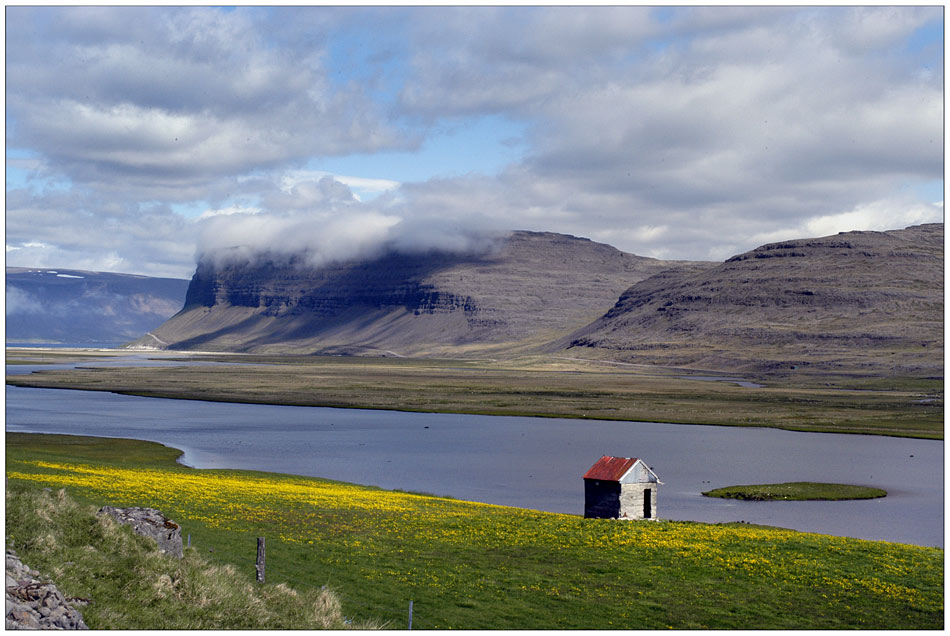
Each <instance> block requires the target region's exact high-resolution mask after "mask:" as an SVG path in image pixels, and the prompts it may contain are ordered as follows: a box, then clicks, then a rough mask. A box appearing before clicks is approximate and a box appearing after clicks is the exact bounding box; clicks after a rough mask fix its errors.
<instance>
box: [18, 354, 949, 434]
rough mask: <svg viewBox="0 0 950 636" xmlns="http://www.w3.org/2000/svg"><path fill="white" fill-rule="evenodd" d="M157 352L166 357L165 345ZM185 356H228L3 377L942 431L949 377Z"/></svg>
mask: <svg viewBox="0 0 950 636" xmlns="http://www.w3.org/2000/svg"><path fill="white" fill-rule="evenodd" d="M70 355H72V354H71V353H70V352H49V351H46V352H38V351H33V352H30V351H29V350H9V351H8V352H7V360H8V363H9V362H11V361H16V360H21V361H22V360H24V359H27V360H34V361H40V362H51V361H57V360H58V361H66V360H70V359H72V358H70ZM83 355H88V354H83ZM101 355H110V356H114V355H119V354H118V353H115V354H101ZM125 355H127V354H125ZM156 355H157V354H156ZM161 357H162V359H166V360H167V359H169V354H168V353H163V354H161ZM187 359H188V360H190V361H216V362H220V363H223V365H225V366H222V365H213V366H175V367H144V366H139V367H136V366H128V367H121V368H102V367H100V368H91V367H87V368H80V369H76V370H48V371H47V370H44V371H40V372H37V373H33V374H30V375H10V376H7V383H8V384H13V385H17V386H30V387H48V388H70V389H84V390H93V391H113V392H117V393H125V394H130V395H144V396H150V397H167V398H180V399H194V400H209V401H223V402H250V403H261V404H288V405H299V406H332V407H348V408H369V409H391V410H400V411H420V412H443V413H475V414H486V415H531V416H541V417H567V418H582V419H583V418H589V419H609V420H627V421H649V422H669V423H679V424H714V425H725V426H763V427H773V428H782V429H787V430H797V431H821V432H834V433H864V434H876V435H892V436H901V437H917V438H928V439H943V381H942V379H928V378H894V379H891V380H889V381H887V382H884V381H883V380H881V379H880V378H877V379H874V378H867V377H850V376H849V377H846V376H835V375H828V374H819V375H814V374H812V375H809V374H806V373H801V374H798V375H789V373H788V372H786V373H784V374H782V375H774V376H768V377H765V376H757V377H752V378H749V379H751V380H754V381H756V382H761V383H763V384H764V385H765V386H763V387H761V388H745V387H741V386H736V385H735V384H732V383H728V382H709V381H702V380H696V379H690V378H689V377H688V376H689V375H696V374H697V372H695V371H686V370H683V369H671V368H661V367H653V366H646V365H619V364H616V363H608V362H603V361H589V360H587V361H585V360H578V359H565V358H558V357H554V356H537V357H526V358H520V359H511V360H478V361H475V360H436V359H399V358H359V357H332V356H322V357H321V356H289V355H288V356H263V355H235V354H228V355H217V354H216V355H192V356H189V357H188V358H187ZM130 364H134V363H130Z"/></svg>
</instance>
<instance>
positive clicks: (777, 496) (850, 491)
mask: <svg viewBox="0 0 950 636" xmlns="http://www.w3.org/2000/svg"><path fill="white" fill-rule="evenodd" d="M703 495H705V496H707V497H721V498H723V499H746V500H749V501H841V500H844V499H876V498H878V497H886V496H887V491H886V490H881V489H880V488H871V487H869V486H852V485H848V484H822V483H817V482H811V481H794V482H786V483H784V484H758V485H748V486H726V487H725V488H716V489H714V490H710V491H707V492H704V493H703Z"/></svg>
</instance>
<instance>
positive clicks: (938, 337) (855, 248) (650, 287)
mask: <svg viewBox="0 0 950 636" xmlns="http://www.w3.org/2000/svg"><path fill="white" fill-rule="evenodd" d="M943 240H944V233H943V224H928V225H921V226H915V227H910V228H907V229H905V230H895V231H889V232H846V233H841V234H838V235H836V236H828V237H824V238H816V239H802V240H795V241H785V242H782V243H772V244H769V245H763V246H762V247H759V248H756V249H754V250H752V251H750V252H746V253H744V254H740V255H738V256H735V257H733V258H731V259H729V260H728V261H726V262H725V263H722V264H721V265H719V266H717V267H713V268H710V269H699V270H696V269H682V270H680V271H678V272H669V273H666V274H663V275H661V276H654V277H653V278H649V279H647V280H644V281H641V282H640V283H637V284H635V285H634V286H632V287H631V288H629V289H628V290H626V291H625V292H624V293H623V295H622V296H621V297H620V300H619V301H618V302H617V303H616V305H615V306H614V307H613V308H612V309H611V310H610V311H608V312H607V313H606V314H605V315H604V316H603V317H601V318H600V319H598V320H596V321H595V322H594V323H592V324H591V325H588V326H587V327H584V328H583V329H581V330H579V331H577V332H575V333H574V334H572V335H571V336H569V337H568V338H566V339H564V340H563V341H561V344H562V345H564V346H566V347H567V348H569V349H570V350H571V351H572V352H573V353H574V354H577V353H582V354H586V355H587V356H591V357H606V358H610V359H614V360H626V361H631V362H646V363H660V364H675V365H682V366H692V367H696V368H708V369H747V370H763V371H764V370H775V369H782V368H784V369H790V368H792V367H797V368H802V367H811V368H815V369H828V370H836V369H837V370H856V371H861V370H864V371H875V370H879V371H881V372H883V373H922V374H933V375H939V376H941V377H942V374H943V307H944V298H943V275H944V272H943V263H944V248H943Z"/></svg>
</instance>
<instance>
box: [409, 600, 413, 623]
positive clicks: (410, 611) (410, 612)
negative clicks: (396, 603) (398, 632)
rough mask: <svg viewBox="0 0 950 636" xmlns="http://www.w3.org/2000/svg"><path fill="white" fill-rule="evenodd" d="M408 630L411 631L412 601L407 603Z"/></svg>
mask: <svg viewBox="0 0 950 636" xmlns="http://www.w3.org/2000/svg"><path fill="white" fill-rule="evenodd" d="M409 629H412V601H409Z"/></svg>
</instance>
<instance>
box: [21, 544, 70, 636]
mask: <svg viewBox="0 0 950 636" xmlns="http://www.w3.org/2000/svg"><path fill="white" fill-rule="evenodd" d="M6 594H7V598H6V607H7V613H6V622H5V626H6V629H89V628H88V627H87V626H86V623H84V622H83V619H82V614H80V613H79V612H78V611H77V610H75V609H74V608H73V607H72V604H77V605H79V604H84V603H85V601H84V600H82V599H67V598H65V597H64V596H63V594H62V593H61V592H60V591H59V590H58V589H57V588H56V586H55V585H54V584H52V583H50V582H48V581H43V580H41V579H40V574H39V572H37V571H36V570H31V569H30V568H28V567H27V566H25V565H24V564H23V563H22V562H21V561H20V559H19V557H17V555H16V554H15V553H14V552H13V551H11V550H7V553H6Z"/></svg>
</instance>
